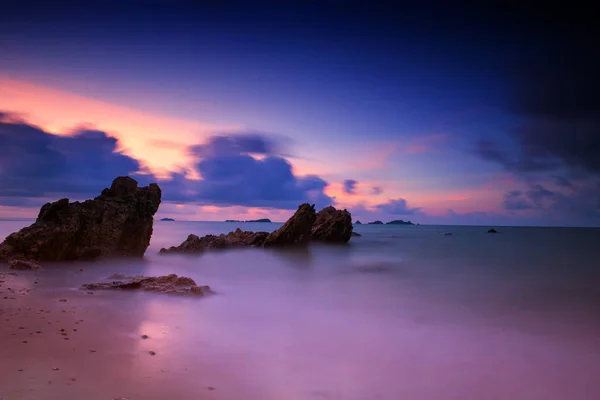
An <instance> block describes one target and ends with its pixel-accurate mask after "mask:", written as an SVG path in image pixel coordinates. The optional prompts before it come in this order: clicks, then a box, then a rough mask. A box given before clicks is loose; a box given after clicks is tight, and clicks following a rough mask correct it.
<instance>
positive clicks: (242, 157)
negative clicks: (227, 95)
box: [190, 133, 333, 209]
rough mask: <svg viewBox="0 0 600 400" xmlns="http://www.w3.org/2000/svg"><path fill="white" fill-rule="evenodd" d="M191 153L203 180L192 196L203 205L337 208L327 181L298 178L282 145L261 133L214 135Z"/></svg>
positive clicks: (197, 184) (195, 184) (310, 177)
mask: <svg viewBox="0 0 600 400" xmlns="http://www.w3.org/2000/svg"><path fill="white" fill-rule="evenodd" d="M190 151H191V152H192V154H193V155H194V156H195V157H196V158H197V159H198V160H199V161H198V162H197V163H196V165H195V168H196V169H197V171H198V172H199V173H200V175H201V176H202V180H200V181H196V182H195V183H194V184H193V185H191V186H192V189H194V190H195V194H194V195H193V196H192V197H193V198H194V199H195V200H197V201H198V202H199V203H201V204H215V205H220V206H229V205H242V206H247V207H272V208H281V209H294V208H296V207H297V206H298V204H300V203H303V202H309V203H314V204H316V205H317V206H318V207H324V206H326V205H329V204H332V203H333V199H332V198H330V197H329V196H327V195H326V194H325V193H324V189H325V188H326V187H327V185H328V184H327V182H326V181H324V180H323V179H321V178H320V177H318V176H316V175H308V176H302V177H300V176H295V175H294V174H293V172H292V166H291V164H290V163H289V162H288V161H287V160H286V159H285V158H283V157H280V156H278V155H277V154H278V153H279V151H280V150H279V149H278V146H277V143H275V142H274V141H273V140H271V139H269V138H267V137H263V136H261V135H260V134H256V133H253V134H238V135H231V136H213V137H211V138H209V140H208V141H207V142H206V143H205V144H202V145H196V146H192V147H191V148H190ZM251 154H257V155H263V156H265V157H264V158H262V159H257V158H254V157H252V155H251Z"/></svg>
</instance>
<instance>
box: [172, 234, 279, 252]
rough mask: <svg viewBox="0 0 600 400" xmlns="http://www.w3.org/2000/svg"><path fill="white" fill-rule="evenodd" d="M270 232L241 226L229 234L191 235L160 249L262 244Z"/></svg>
mask: <svg viewBox="0 0 600 400" xmlns="http://www.w3.org/2000/svg"><path fill="white" fill-rule="evenodd" d="M267 236H269V232H252V231H242V230H241V229H240V228H238V229H236V230H235V231H234V232H229V233H228V234H227V235H219V236H216V235H206V236H202V237H198V236H196V235H193V234H192V235H189V236H188V237H187V239H186V240H185V241H184V242H183V243H181V244H180V245H179V246H172V247H170V248H168V249H165V248H163V249H160V253H161V254H165V253H201V252H203V251H205V250H207V249H226V248H230V247H248V246H262V245H263V243H264V241H265V239H266V238H267Z"/></svg>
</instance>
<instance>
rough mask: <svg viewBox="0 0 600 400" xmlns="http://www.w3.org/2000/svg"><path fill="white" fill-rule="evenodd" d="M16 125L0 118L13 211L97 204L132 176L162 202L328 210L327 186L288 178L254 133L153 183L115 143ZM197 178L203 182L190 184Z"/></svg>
mask: <svg viewBox="0 0 600 400" xmlns="http://www.w3.org/2000/svg"><path fill="white" fill-rule="evenodd" d="M15 118H16V117H15V116H14V115H9V114H6V113H0V204H3V203H2V202H4V203H5V204H6V205H8V204H10V205H15V204H17V203H18V201H17V200H14V199H9V198H25V197H27V198H40V197H52V196H50V195H52V194H57V193H60V194H61V195H64V196H73V197H75V198H85V197H89V196H95V195H97V194H98V193H99V192H100V190H102V188H104V187H106V186H107V185H109V184H110V182H111V181H112V180H113V179H114V178H115V177H116V176H122V175H132V176H133V177H134V178H136V179H137V180H138V181H139V182H140V184H144V185H145V184H148V183H150V182H158V183H159V185H160V186H161V187H162V189H163V196H164V197H163V199H164V200H165V201H173V202H181V203H196V204H201V205H219V206H246V207H266V208H281V209H295V208H296V207H297V206H298V204H300V203H303V202H309V203H313V204H316V205H317V206H318V207H324V206H327V205H330V204H332V203H333V199H332V198H331V197H329V196H327V195H326V194H325V193H324V190H325V188H326V187H327V185H328V184H327V182H326V181H324V180H323V179H321V178H320V177H318V176H316V175H307V176H296V175H294V174H293V172H292V166H291V165H290V163H289V162H288V161H287V160H286V159H285V158H283V157H282V156H280V155H279V153H280V152H281V148H280V147H281V146H280V144H279V142H277V141H275V140H274V139H272V138H269V137H266V136H263V135H262V134H260V133H256V132H251V133H242V134H237V135H229V136H225V135H220V136H213V137H211V138H209V139H208V140H207V141H206V142H205V143H203V144H197V145H193V146H190V147H189V149H188V150H189V152H190V154H191V155H192V156H193V157H194V159H195V160H196V163H195V165H194V166H193V168H192V169H188V170H185V169H182V170H180V171H176V172H173V173H171V175H170V179H157V177H155V176H154V175H152V174H142V173H140V162H139V161H138V160H136V159H135V158H133V157H130V156H128V155H125V154H122V153H120V152H119V151H118V148H119V142H118V140H117V139H115V138H114V137H111V136H109V135H108V134H106V133H105V132H103V131H99V130H79V131H76V132H74V133H73V135H69V136H61V135H55V134H52V133H49V132H46V131H44V130H43V129H41V128H39V127H36V126H33V125H30V124H28V123H26V122H23V121H20V120H16V119H15ZM254 156H262V158H260V159H258V158H254ZM195 172H197V173H199V174H200V176H201V178H202V179H200V180H198V179H191V178H190V176H193V175H194V173H195ZM15 201H17V203H15Z"/></svg>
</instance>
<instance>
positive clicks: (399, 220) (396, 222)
mask: <svg viewBox="0 0 600 400" xmlns="http://www.w3.org/2000/svg"><path fill="white" fill-rule="evenodd" d="M387 225H414V224H413V223H412V222H410V221H403V220H401V219H395V220H393V221H390V222H388V223H387Z"/></svg>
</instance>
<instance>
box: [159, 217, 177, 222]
mask: <svg viewBox="0 0 600 400" xmlns="http://www.w3.org/2000/svg"><path fill="white" fill-rule="evenodd" d="M160 220H161V221H165V222H174V221H175V220H174V219H173V218H161V219H160Z"/></svg>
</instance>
